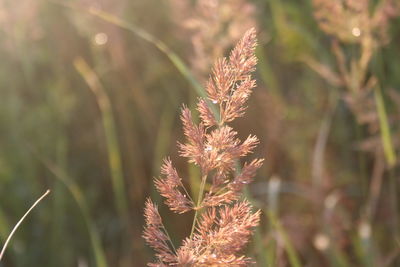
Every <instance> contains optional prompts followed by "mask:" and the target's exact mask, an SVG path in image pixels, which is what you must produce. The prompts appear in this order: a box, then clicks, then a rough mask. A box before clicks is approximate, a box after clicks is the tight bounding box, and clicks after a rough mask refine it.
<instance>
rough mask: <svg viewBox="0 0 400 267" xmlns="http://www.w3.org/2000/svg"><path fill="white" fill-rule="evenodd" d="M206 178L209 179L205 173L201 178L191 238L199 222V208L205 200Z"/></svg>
mask: <svg viewBox="0 0 400 267" xmlns="http://www.w3.org/2000/svg"><path fill="white" fill-rule="evenodd" d="M206 180H207V175H203V176H202V178H201V185H200V190H199V194H198V196H197V204H196V211H195V213H194V218H193V224H192V230H191V231H190V238H192V236H193V233H194V228H195V226H196V222H197V217H198V216H199V209H200V204H201V201H202V200H203V193H204V186H205V185H206Z"/></svg>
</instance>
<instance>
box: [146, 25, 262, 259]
mask: <svg viewBox="0 0 400 267" xmlns="http://www.w3.org/2000/svg"><path fill="white" fill-rule="evenodd" d="M255 47H256V32H255V30H254V29H251V30H249V31H247V32H246V33H245V35H244V37H243V38H242V39H241V40H240V41H239V43H238V44H237V45H236V47H235V48H234V49H233V50H232V52H231V54H230V56H229V58H223V59H220V60H218V61H217V62H216V63H215V65H214V68H213V73H212V75H211V77H210V78H209V81H208V83H207V87H206V91H207V97H208V100H209V101H210V102H211V103H212V104H213V105H215V106H216V107H217V108H218V111H219V116H218V117H214V116H213V112H212V111H211V107H210V106H208V104H207V102H208V101H207V100H206V99H203V98H200V99H199V101H198V105H197V110H198V112H199V117H200V123H199V124H196V123H194V121H193V118H192V112H191V111H190V110H189V109H188V108H187V107H186V106H183V108H182V115H181V120H182V123H183V132H184V135H185V137H186V142H185V143H179V144H178V146H179V149H180V155H181V156H182V157H186V158H188V161H189V162H191V163H194V164H195V165H196V166H198V167H199V168H200V171H201V185H200V190H199V192H198V196H197V198H196V202H195V201H194V200H193V198H192V197H190V195H189V193H188V191H187V190H186V189H185V186H184V184H183V182H182V178H181V177H180V176H179V174H178V172H177V170H176V169H175V168H174V167H173V165H172V161H171V160H170V159H169V158H167V159H166V160H164V164H163V166H162V168H161V177H160V178H158V179H156V181H155V185H156V188H157V190H158V191H159V193H160V194H161V195H162V196H163V197H164V198H165V204H166V205H167V206H168V207H169V209H170V210H171V211H173V212H175V213H179V214H181V213H185V212H188V211H191V210H194V211H195V215H194V219H193V224H192V231H191V234H190V236H189V237H188V238H187V239H185V240H184V241H183V244H182V245H181V246H180V247H179V248H177V249H175V248H174V245H173V244H172V242H171V239H170V238H169V236H168V233H167V231H166V229H165V227H164V225H163V224H162V221H161V217H160V215H159V213H158V211H157V206H156V205H154V204H153V203H152V202H151V201H150V200H148V201H147V202H146V208H145V217H146V226H145V230H144V234H143V237H144V239H145V240H146V242H147V243H148V244H149V245H150V246H151V247H152V248H153V249H154V250H155V252H156V258H157V261H156V262H155V263H150V264H149V266H227V265H229V266H248V265H249V264H250V263H251V262H252V260H251V259H249V258H247V257H246V256H244V255H242V254H241V251H242V249H243V248H244V246H245V245H246V243H247V242H248V240H249V238H250V236H251V235H252V231H253V228H254V227H256V226H257V225H258V223H259V219H260V211H257V212H254V213H253V212H252V211H251V209H252V207H251V205H250V203H249V202H248V201H246V200H241V201H239V198H240V197H241V191H242V189H243V188H244V186H245V185H247V184H248V183H250V182H251V181H252V180H253V177H254V176H255V174H256V171H257V169H259V168H260V167H261V165H262V162H263V159H254V160H253V161H251V162H249V163H245V164H244V165H243V166H242V168H241V170H240V171H239V169H238V167H237V166H236V162H238V160H239V159H240V158H241V157H245V156H246V155H248V154H249V153H251V152H252V151H253V150H254V148H255V147H256V145H257V144H258V143H259V141H258V139H257V138H256V137H255V136H252V135H250V136H249V137H248V138H247V139H246V140H245V141H243V142H242V141H241V140H239V139H238V138H237V132H236V131H234V130H233V128H231V127H230V126H229V125H228V123H230V122H231V121H233V120H234V119H235V118H238V117H242V116H243V115H244V112H245V109H246V107H245V103H246V101H247V99H248V98H249V96H250V94H251V91H252V89H253V88H254V87H255V81H254V80H253V79H252V76H251V72H253V71H254V70H255V66H256V63H257V59H256V58H255V56H254V50H255ZM206 185H207V186H206Z"/></svg>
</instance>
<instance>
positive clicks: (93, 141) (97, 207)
mask: <svg viewBox="0 0 400 267" xmlns="http://www.w3.org/2000/svg"><path fill="white" fill-rule="evenodd" d="M198 2H204V3H203V5H200V6H198V7H197V9H196V8H194V7H193V6H194V5H195V4H196V3H198ZM218 2H221V3H220V4H218ZM313 2H314V4H313ZM324 2H325V4H327V3H328V6H324ZM334 2H335V3H341V2H342V1H333V0H326V1H323V0H314V1H311V0H307V1H306V0H301V1H299V0H287V1H279V0H248V1H244V0H243V1H236V0H235V1H234V0H231V1H229V0H227V1H200V0H197V1H186V0H180V1H177V0H146V1H144V0H133V1H128V0H114V1H111V0H109V1H105V0H104V1H100V0H82V1H56V0H53V1H50V0H18V1H13V0H0V59H1V64H0V244H3V243H4V241H5V239H6V238H7V235H8V234H9V232H10V231H11V229H12V227H13V226H14V225H15V223H16V222H17V221H18V219H19V218H20V217H21V216H22V214H24V212H25V211H26V210H27V209H28V207H29V205H30V204H31V203H33V202H34V200H35V199H37V197H39V196H40V195H41V194H42V193H43V192H44V191H45V190H46V189H47V188H50V189H51V190H52V194H51V195H50V196H49V197H48V198H47V199H45V200H44V201H43V202H42V203H41V204H40V205H39V207H37V208H36V210H34V211H33V212H32V213H31V214H30V216H29V217H28V218H27V219H26V220H25V221H24V222H23V224H22V225H21V227H20V229H19V230H18V232H17V233H16V235H15V236H14V238H13V240H12V241H11V244H10V246H9V248H8V250H7V253H6V255H5V257H4V260H3V261H2V262H1V263H0V266H7V267H8V266H11V267H13V266H15V267H20V266H60V267H63V266H79V267H84V266H102V267H103V266H122V267H125V266H145V264H146V262H148V261H149V260H150V259H151V257H152V251H151V250H150V249H149V248H147V247H146V246H145V244H144V241H143V239H142V238H141V231H142V228H143V220H144V218H143V205H144V201H145V199H146V197H147V196H152V197H153V199H155V200H156V201H157V202H159V203H161V199H159V197H158V196H157V194H155V192H154V188H153V182H152V179H153V177H156V176H158V175H159V171H160V165H161V162H162V159H163V158H164V157H165V156H167V155H170V156H171V158H172V159H173V160H174V162H176V164H177V165H178V166H177V168H178V169H180V170H181V173H182V176H183V177H184V179H185V181H186V182H187V183H188V185H190V187H191V189H192V190H194V191H196V190H197V187H198V183H197V182H198V173H197V172H196V171H197V170H196V169H194V168H192V167H189V165H188V164H187V162H185V160H184V159H182V158H180V157H178V152H177V149H176V142H177V141H181V140H182V137H183V134H182V131H181V123H180V121H179V111H180V107H181V104H182V103H189V107H190V108H194V103H195V102H196V98H197V97H198V96H199V95H202V94H204V91H202V86H203V85H204V84H205V79H206V78H207V76H208V72H209V71H210V70H209V68H210V61H211V63H212V62H213V61H214V60H215V59H216V57H219V56H220V55H221V54H224V53H226V52H227V51H228V50H229V49H230V48H231V47H232V46H233V44H234V43H235V42H236V41H237V40H238V39H239V37H240V36H241V35H242V34H243V33H244V31H245V30H247V29H248V27H252V26H256V27H257V31H258V37H259V46H258V50H257V56H258V58H259V64H258V72H257V82H258V88H257V89H256V90H255V93H254V94H253V95H252V97H251V99H250V103H249V110H248V112H247V114H246V117H245V118H242V119H239V120H238V121H237V122H235V128H236V129H238V132H239V133H240V134H242V135H243V136H247V135H248V134H250V133H252V134H256V135H257V136H258V137H259V139H260V141H261V145H260V146H259V147H258V149H257V151H256V154H257V156H260V157H265V158H266V161H265V164H264V167H263V168H262V169H261V170H260V171H259V172H258V175H257V179H256V181H255V182H254V184H253V185H252V186H250V187H249V190H248V195H249V198H251V200H252V201H253V202H254V203H255V204H256V205H257V206H258V207H259V208H260V209H262V211H263V216H264V217H263V221H262V225H261V226H260V227H259V229H258V230H257V232H256V234H255V237H254V240H253V242H252V243H251V245H250V246H249V248H248V251H249V253H248V254H249V255H252V257H253V258H254V259H255V260H256V261H257V266H271V267H275V266H293V267H297V266H400V225H399V216H400V213H399V206H400V203H399V197H398V196H397V195H398V192H399V186H400V185H399V182H400V176H399V175H400V173H399V168H398V162H399V160H398V152H399V145H400V137H399V119H400V117H399V115H400V113H399V112H400V108H399V107H400V46H399V42H400V19H399V16H398V15H400V14H399V13H398V12H400V11H399V9H398V8H399V7H397V9H396V7H395V4H398V1H393V3H394V7H393V9H390V10H389V7H388V10H387V12H386V10H385V12H386V13H383V14H384V15H387V17H383V18H381V19H382V20H379V17H378V18H377V19H376V20H369V19H368V18H369V17H371V18H372V17H373V14H375V13H374V12H375V11H376V10H379V8H380V7H381V5H384V4H385V3H387V2H390V1H386V0H381V1H374V0H371V1H369V6H368V7H367V9H363V7H362V6H357V5H356V6H353V7H352V6H351V3H353V4H354V3H359V4H360V3H368V1H351V0H346V1H344V2H346V3H347V5H349V6H350V8H349V7H348V6H347V8H349V10H350V11H351V12H350V11H349V12H347V11H346V12H344V11H340V8H339V9H337V7H336V9H335V6H334V4H333V7H332V3H334ZM321 3H322V4H321ZM329 4H330V5H331V6H329ZM390 7H391V6H390ZM324 8H325V9H324ZM338 10H339V11H338ZM324 12H325V13H324ZM335 12H336V13H335ZM340 12H342V13H340ZM363 12H364V13H363ZM390 12H391V13H390ZM385 18H386V19H387V20H384V19H385ZM317 19H318V21H319V23H320V26H321V27H319V25H318V23H317ZM374 23H378V26H376V24H374ZM379 23H381V24H379ZM335 27H336V28H335ZM367 37H368V38H367ZM160 209H161V214H162V217H163V218H164V220H165V225H166V227H168V229H169V233H170V235H171V237H172V239H173V240H174V241H175V242H176V243H179V242H181V238H182V237H183V236H187V235H188V233H189V232H190V226H191V221H192V219H193V214H188V215H187V216H186V217H185V216H183V218H184V219H182V216H179V217H176V215H174V214H172V213H169V212H168V209H166V208H165V206H163V205H160ZM177 218H179V220H177Z"/></svg>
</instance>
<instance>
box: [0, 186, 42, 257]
mask: <svg viewBox="0 0 400 267" xmlns="http://www.w3.org/2000/svg"><path fill="white" fill-rule="evenodd" d="M48 194H50V190H47V191H46V192H45V193H44V194H43V195H42V196H41V197H39V198H38V199H37V200H36V201H35V203H33V205H32V206H31V207H30V208H29V209H28V211H27V212H25V214H24V216H22V217H21V219H20V220H19V221H18V222H17V224H16V225H15V226H14V228H13V229H12V231H11V233H10V234H9V235H8V237H7V239H6V242H5V243H4V245H3V248H2V249H1V252H0V261H1V259H2V258H3V255H4V253H5V251H6V248H7V246H8V243H9V242H10V240H11V238H12V237H13V235H14V233H15V232H16V231H17V229H18V227H19V226H20V224H21V223H22V222H23V221H24V220H25V218H26V216H28V214H29V213H30V212H31V211H32V210H33V209H34V208H35V207H36V205H37V204H39V202H40V201H42V199H44V198H45V197H46V196H47V195H48Z"/></svg>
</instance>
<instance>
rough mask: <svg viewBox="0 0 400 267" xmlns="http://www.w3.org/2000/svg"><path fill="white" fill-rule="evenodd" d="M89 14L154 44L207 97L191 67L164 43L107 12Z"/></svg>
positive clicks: (92, 10)
mask: <svg viewBox="0 0 400 267" xmlns="http://www.w3.org/2000/svg"><path fill="white" fill-rule="evenodd" d="M89 13H90V14H92V15H94V16H96V17H98V18H100V19H102V20H104V21H107V22H109V23H111V24H114V25H117V26H119V27H121V28H124V29H126V30H129V31H130V32H132V33H134V34H135V35H136V36H138V37H140V38H141V39H143V40H145V41H147V42H149V43H152V44H153V45H154V46H155V47H157V48H158V49H159V50H160V51H161V52H163V53H164V54H165V55H166V56H167V57H168V58H169V59H170V60H171V62H172V63H173V64H174V65H175V67H176V68H177V69H178V71H179V72H180V73H181V74H182V75H183V76H184V77H185V78H186V79H187V80H188V81H189V82H190V84H191V85H192V86H193V88H194V89H195V90H196V92H197V94H198V95H199V96H201V97H206V94H205V91H204V89H203V87H202V86H201V85H200V84H199V82H198V81H197V80H196V78H195V77H194V76H193V74H192V73H191V71H190V69H189V67H188V66H187V65H186V64H185V63H184V62H183V60H182V59H181V58H180V57H179V56H178V55H177V54H176V53H175V52H173V51H172V50H171V49H170V48H169V47H168V46H167V45H166V44H165V43H164V42H162V41H161V40H159V39H157V38H156V37H154V36H153V35H151V34H150V33H148V32H147V31H145V30H144V29H142V28H140V27H138V26H137V25H134V24H133V23H130V22H127V21H124V20H122V19H120V18H118V17H116V16H114V15H112V14H109V13H107V12H104V11H101V10H98V9H89Z"/></svg>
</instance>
